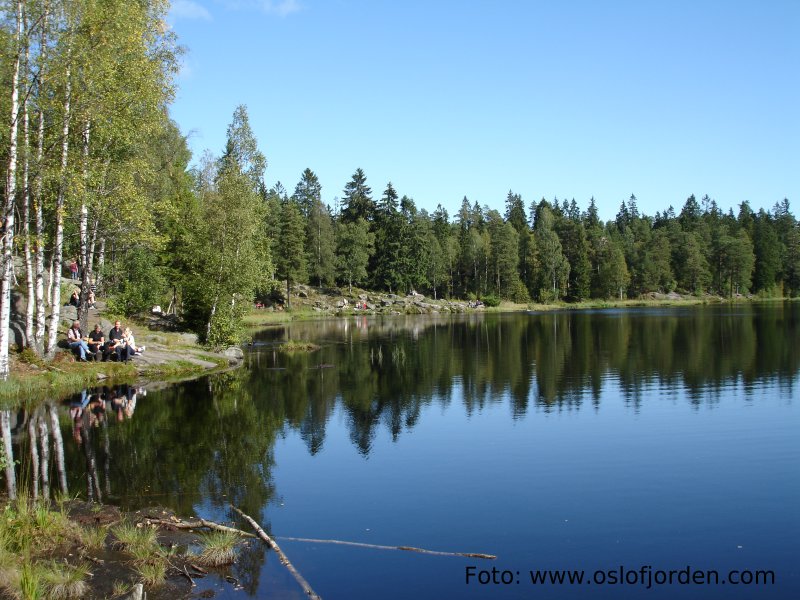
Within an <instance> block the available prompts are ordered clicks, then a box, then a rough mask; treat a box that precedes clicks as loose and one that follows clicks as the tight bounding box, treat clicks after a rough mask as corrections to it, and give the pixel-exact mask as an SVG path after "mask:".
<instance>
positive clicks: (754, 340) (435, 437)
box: [64, 303, 800, 600]
mask: <svg viewBox="0 0 800 600" xmlns="http://www.w3.org/2000/svg"><path fill="white" fill-rule="evenodd" d="M799 317H800V305H798V304H797V303H794V304H770V305H764V306H758V305H756V306H753V305H742V306H738V305H737V306H733V307H730V306H723V307H711V308H691V309H655V310H649V309H642V310H627V311H591V312H589V311H587V312H584V313H580V312H578V313H555V314H531V315H528V314H513V315H487V316H484V317H475V316H471V317H462V318H455V317H454V318H449V317H438V318H428V317H413V318H409V317H398V318H395V319H384V320H372V319H367V318H359V319H350V320H340V321H324V322H309V323H299V324H292V325H291V326H288V327H286V328H278V329H272V330H268V331H265V332H262V333H260V334H258V335H256V338H255V339H256V344H255V345H254V346H252V347H251V348H250V349H249V354H248V359H247V365H246V367H245V368H244V369H241V370H239V371H237V372H234V373H229V374H225V375H222V376H217V377H212V378H207V379H203V380H199V381H195V382H190V383H186V384H182V385H178V386H172V387H168V388H165V389H163V390H155V391H149V393H148V394H147V395H146V396H142V395H141V394H139V395H138V397H137V402H136V406H135V412H134V413H133V414H132V415H131V416H127V415H126V414H124V413H123V414H122V415H121V416H119V412H118V411H117V412H114V411H111V410H109V411H107V417H110V418H108V419H107V420H106V422H105V423H101V424H100V425H98V426H95V427H94V429H93V435H94V440H93V444H94V447H95V448H96V452H97V464H98V468H99V470H100V471H101V473H100V477H101V480H102V478H103V477H105V478H106V479H107V481H108V483H109V488H108V490H107V491H108V494H107V496H108V497H107V500H110V501H112V502H117V503H119V504H121V505H123V506H126V507H129V508H139V507H142V506H146V505H150V504H163V505H167V506H171V507H174V508H177V509H178V510H179V511H180V512H182V513H183V514H190V513H192V512H195V513H197V514H199V515H201V516H204V517H207V518H211V519H218V520H226V519H231V518H232V516H231V513H230V511H229V509H228V505H227V503H228V502H229V501H230V502H233V503H234V504H236V505H237V506H241V507H242V509H243V510H245V512H248V513H249V514H251V515H253V516H254V517H255V518H257V519H258V520H260V521H261V522H262V523H263V524H264V525H265V527H266V528H267V529H268V530H269V531H271V533H272V534H273V535H274V536H278V538H279V539H278V541H279V543H281V545H282V547H283V549H284V551H285V552H286V554H287V555H288V556H289V557H290V559H291V560H292V562H293V563H294V564H295V566H296V567H297V568H298V570H299V571H300V572H301V573H302V574H303V575H304V577H305V578H306V579H307V580H308V581H309V583H310V584H311V585H312V587H313V588H314V589H315V590H316V591H317V592H318V593H319V594H320V595H321V596H322V597H323V598H325V599H328V600H330V599H334V598H341V599H348V598H383V599H389V598H398V599H400V598H418V599H424V598H431V599H433V598H437V599H438V598H590V599H595V598H634V597H636V598H638V597H642V598H654V599H656V598H658V599H661V598H677V597H680V598H798V597H800V566H798V560H797V559H798V556H800V477H799V474H800V411H799V410H798V406H797V404H798V403H797V400H798V397H799V396H798V389H800V388H798V385H799V384H800V380H799V377H800V376H799V375H798V373H799V372H800V344H799V342H800V338H799V337H798V318H799ZM283 339H295V340H310V341H314V342H316V343H317V344H319V345H321V349H320V350H319V351H318V352H314V353H310V354H306V353H302V354H294V355H286V354H283V353H280V352H277V351H276V350H275V348H274V345H273V344H274V342H276V341H280V340H283ZM64 423H65V430H64V438H65V440H69V439H70V431H69V427H70V426H71V425H68V421H67V419H66V417H65V418H64ZM104 436H108V437H107V439H106V438H104ZM67 445H68V448H67V454H68V464H69V470H70V482H71V487H72V489H73V490H76V491H78V490H81V489H82V488H85V487H86V475H85V473H86V470H85V469H86V459H85V455H84V454H83V452H82V451H81V449H80V448H79V447H78V446H77V444H74V443H73V444H72V445H70V444H69V443H68V444H67ZM104 465H105V466H104ZM103 481H105V480H103ZM102 487H103V485H102V484H101V488H102ZM281 536H293V537H306V538H323V539H338V540H348V541H354V542H365V543H370V544H378V545H390V546H397V545H407V546H415V547H421V548H427V549H431V550H440V551H451V552H468V553H486V554H494V555H497V560H494V561H487V560H480V559H475V558H464V557H443V556H431V555H424V554H417V553H412V552H405V551H396V550H377V549H366V548H357V547H348V546H341V545H329V544H322V543H306V542H296V541H288V540H281V539H280V537H281ZM470 567H474V569H470ZM492 568H495V569H496V570H497V571H496V572H495V573H494V575H493V574H492V573H491V572H489V571H490V570H491V569H492ZM620 568H621V569H622V576H623V577H625V576H626V575H627V576H628V577H631V575H628V574H627V572H628V571H636V572H637V580H639V581H640V580H641V578H642V577H644V579H645V581H644V583H638V582H637V583H632V584H625V585H621V584H613V585H609V584H603V583H602V581H603V580H605V581H608V580H609V579H612V578H613V577H617V576H618V574H619V573H620ZM648 568H649V569H648ZM236 569H237V570H238V574H239V577H240V579H242V581H243V582H244V583H245V588H246V590H245V591H239V592H230V593H229V595H228V596H225V595H224V594H222V595H220V596H218V597H231V598H233V597H236V598H240V597H243V596H245V595H248V594H249V595H250V596H252V597H258V598H273V597H274V598H285V597H288V598H291V597H297V598H300V597H302V592H300V591H299V588H298V587H297V586H296V584H295V583H294V581H293V580H292V579H291V578H290V577H289V576H288V575H286V573H285V572H284V569H283V568H282V567H281V565H280V564H279V563H278V562H277V560H276V558H275V556H274V555H273V554H271V553H265V552H264V550H263V548H262V547H261V546H259V545H252V546H251V547H248V549H246V550H245V551H244V552H243V555H242V560H241V561H240V563H239V565H238V566H237V567H236ZM546 569H554V570H579V571H580V570H582V571H584V578H585V580H591V583H583V584H573V585H569V584H566V583H565V584H563V585H557V584H547V585H535V584H533V583H532V582H531V574H530V571H531V570H546ZM481 571H486V572H484V573H481ZM503 571H506V572H507V573H506V574H505V578H506V581H509V580H510V583H507V584H504V583H486V584H481V583H479V580H481V579H483V580H484V581H486V580H491V579H494V580H496V581H498V582H499V581H500V580H501V579H502V577H503V575H502V572H503ZM596 571H602V573H596ZM610 571H613V574H611V573H609V572H610ZM656 571H663V572H665V573H667V574H668V572H669V571H675V573H674V574H673V578H674V581H676V583H674V584H673V585H653V587H652V588H650V589H647V588H646V586H647V577H648V573H652V574H653V575H652V576H653V577H656V578H658V575H657V574H656ZM707 571H715V572H716V573H717V575H716V578H717V579H716V580H715V579H714V574H713V573H706V572H707ZM730 571H740V572H742V573H741V574H738V575H737V574H734V578H736V576H738V577H740V578H743V579H744V580H747V579H748V577H749V576H752V577H754V578H755V577H756V576H757V575H756V572H757V571H765V572H767V573H760V574H759V575H758V577H763V578H765V579H766V580H767V583H766V584H763V585H756V584H755V583H753V584H751V585H734V582H733V581H730V580H729V579H730V577H729V572H730ZM697 572H702V573H700V575H698V574H697ZM468 573H472V574H473V576H471V577H469V579H468V577H467V574H468ZM667 574H665V575H664V576H665V577H666V576H668V575H667ZM701 576H702V578H703V580H704V581H705V580H707V579H709V578H710V579H711V583H710V584H707V583H700V582H699V581H698V579H697V578H698V577H701ZM686 577H689V578H690V579H691V578H693V579H694V581H695V583H692V584H689V585H681V584H679V583H677V581H678V580H679V579H680V580H685V578H686ZM723 580H724V581H725V582H724V583H723ZM773 581H774V583H773Z"/></svg>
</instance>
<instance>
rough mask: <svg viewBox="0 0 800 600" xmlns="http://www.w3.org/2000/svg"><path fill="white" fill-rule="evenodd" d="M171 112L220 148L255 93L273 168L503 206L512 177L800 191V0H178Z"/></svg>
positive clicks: (680, 199)
mask: <svg viewBox="0 0 800 600" xmlns="http://www.w3.org/2000/svg"><path fill="white" fill-rule="evenodd" d="M169 21H170V24H171V26H172V27H173V28H174V30H175V32H176V33H177V34H178V37H179V41H180V43H181V44H182V45H184V46H185V47H186V49H187V53H186V54H185V56H184V58H183V68H182V71H181V74H180V75H179V77H178V79H177V84H178V87H179V89H178V92H177V98H176V100H175V102H174V104H173V106H172V109H171V114H172V117H173V118H174V119H175V120H176V121H177V123H178V124H179V126H180V127H181V130H182V131H183V132H184V133H185V134H188V135H189V144H190V147H191V149H192V150H193V152H194V155H195V158H198V157H199V156H200V155H201V154H202V152H203V151H204V150H205V149H209V150H211V151H212V152H213V153H214V154H216V155H219V154H220V153H221V152H222V149H223V148H224V144H225V136H226V129H227V126H228V124H229V123H230V121H231V116H232V114H233V111H234V108H235V107H236V106H237V105H238V104H245V105H246V106H247V108H248V113H249V115H250V122H251V125H252V128H253V130H254V132H255V135H256V137H257V139H258V142H259V146H260V148H261V150H262V151H263V152H264V154H265V155H266V157H267V161H268V167H267V171H266V174H265V179H266V182H267V185H268V186H272V185H273V184H274V183H275V182H276V181H280V182H281V183H283V185H284V187H285V188H286V189H287V191H288V192H289V193H290V194H291V193H292V192H293V191H294V187H295V185H296V184H297V182H298V181H299V179H300V175H301V173H302V171H303V170H304V169H305V168H306V167H308V168H311V169H312V170H313V171H314V172H315V173H316V174H317V175H318V176H319V179H320V182H321V184H322V186H323V201H325V202H327V203H329V204H331V205H333V201H334V197H336V196H339V197H341V196H342V189H343V188H344V186H345V184H346V183H347V182H348V181H349V180H350V178H351V176H352V174H353V173H354V171H355V170H356V168H358V167H361V168H362V169H364V172H365V173H366V176H367V183H368V184H369V185H370V186H371V187H372V190H373V196H374V197H375V198H376V199H377V198H378V197H379V196H380V195H381V194H382V192H383V190H384V188H385V187H386V184H387V182H389V181H391V182H392V184H393V185H394V187H395V189H396V190H397V191H398V193H399V194H400V195H404V194H405V195H408V196H409V197H411V198H413V199H414V200H415V201H416V203H417V206H418V207H419V208H426V209H428V210H429V211H432V210H433V209H435V208H436V205H437V204H439V203H441V204H442V205H443V206H444V207H445V208H446V209H447V210H448V212H449V213H450V215H451V217H452V216H453V215H454V214H455V212H456V211H457V209H458V207H459V206H460V204H461V199H462V198H463V197H464V196H467V197H468V198H469V200H470V202H474V201H476V200H477V201H478V202H479V203H480V204H482V205H483V204H487V205H489V207H490V208H496V209H498V210H500V211H501V212H504V202H505V198H506V195H507V193H508V191H509V190H513V191H514V192H515V193H520V194H522V197H523V200H524V201H525V204H526V207H527V206H528V205H529V204H530V202H531V201H534V200H535V201H538V200H539V199H541V198H542V197H546V198H547V199H548V200H552V199H553V197H558V198H559V200H561V199H563V198H567V199H572V198H575V200H576V201H577V202H578V204H579V206H580V207H581V209H582V210H585V208H586V206H587V205H588V202H589V198H590V197H592V196H594V197H595V199H596V201H597V203H598V207H599V209H600V216H601V218H604V219H610V218H613V217H614V215H615V214H616V212H617V210H618V209H619V206H620V203H621V202H622V201H623V200H625V199H627V198H628V197H629V196H630V195H631V194H635V195H636V197H637V200H638V205H639V209H640V210H641V211H642V212H645V213H647V214H650V215H653V214H654V213H655V212H656V211H658V210H663V209H665V208H667V207H668V206H669V205H673V206H674V207H675V209H676V211H679V210H680V208H681V207H682V206H683V203H684V202H685V201H686V198H687V197H688V196H689V195H690V194H695V195H696V196H697V198H698V200H699V199H700V198H701V197H702V196H703V195H704V194H708V195H709V196H710V197H711V198H713V199H715V200H716V201H717V203H718V204H719V205H720V207H722V208H723V209H724V210H727V209H728V208H731V207H733V208H734V212H737V210H738V208H737V207H738V205H739V203H741V202H742V201H743V200H748V201H750V203H751V205H752V206H753V208H756V209H757V208H759V207H764V208H766V209H769V208H771V207H772V206H773V205H774V204H775V203H776V202H778V201H780V200H782V199H783V198H789V200H790V202H792V209H793V212H794V213H795V214H798V204H797V203H798V202H800V1H798V0H786V1H779V0H767V1H752V2H742V1H736V0H728V1H719V2H717V1H702V0H694V1H680V0H679V1H674V0H671V1H666V0H661V1H657V0H654V1H647V2H642V1H613V0H609V1H607V2H596V1H564V2H552V1H550V2H535V1H524V0H518V1H511V0H507V1H504V0H495V1H484V0H460V1H455V0H452V1H450V0H448V1H445V0H439V1H437V0H428V1H417V0H398V1H392V0H271V1H270V0H173V7H172V10H171V12H170V16H169Z"/></svg>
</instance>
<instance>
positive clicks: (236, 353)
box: [222, 346, 244, 364]
mask: <svg viewBox="0 0 800 600" xmlns="http://www.w3.org/2000/svg"><path fill="white" fill-rule="evenodd" d="M222 354H223V355H225V356H227V357H228V360H229V361H230V362H231V363H232V364H235V363H238V362H240V361H242V360H244V351H243V350H242V349H241V348H240V347H239V346H228V347H227V348H225V350H223V351H222Z"/></svg>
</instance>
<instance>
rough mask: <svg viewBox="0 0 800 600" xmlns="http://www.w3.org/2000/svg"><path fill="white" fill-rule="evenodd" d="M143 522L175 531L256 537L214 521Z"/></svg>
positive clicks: (148, 520) (164, 520)
mask: <svg viewBox="0 0 800 600" xmlns="http://www.w3.org/2000/svg"><path fill="white" fill-rule="evenodd" d="M144 522H145V523H147V524H148V525H151V524H152V525H161V526H163V527H174V528H175V529H202V528H204V527H205V528H206V529H216V530H217V531H224V532H226V533H235V534H236V535H240V536H242V537H249V538H254V537H258V536H255V535H253V534H252V533H248V532H247V531H242V530H241V529H236V528H235V527H228V526H227V525H220V524H219V523H215V522H214V521H208V520H206V519H194V520H191V521H170V520H168V519H153V518H150V517H148V518H146V519H144Z"/></svg>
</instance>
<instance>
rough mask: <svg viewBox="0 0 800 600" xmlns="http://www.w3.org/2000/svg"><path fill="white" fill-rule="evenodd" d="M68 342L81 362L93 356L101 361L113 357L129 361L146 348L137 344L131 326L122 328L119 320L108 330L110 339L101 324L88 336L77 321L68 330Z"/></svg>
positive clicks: (121, 360)
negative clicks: (104, 333)
mask: <svg viewBox="0 0 800 600" xmlns="http://www.w3.org/2000/svg"><path fill="white" fill-rule="evenodd" d="M67 343H68V344H69V347H70V349H71V350H72V351H73V352H75V353H76V354H77V355H78V360H80V361H81V362H87V361H88V360H89V359H91V358H93V359H94V360H96V361H100V360H108V359H109V358H113V357H116V359H117V360H118V361H120V362H128V361H129V360H130V359H131V358H133V357H134V356H136V355H137V354H141V353H142V352H144V350H145V347H144V346H137V345H136V339H135V338H134V337H133V332H132V331H131V330H130V328H129V327H126V328H125V329H122V324H121V323H120V322H119V321H115V322H114V327H112V328H111V330H110V331H109V332H108V339H106V337H105V336H104V335H103V331H102V329H101V328H100V325H99V324H98V325H95V326H94V331H92V332H91V333H89V335H88V336H86V335H84V333H83V331H81V323H80V321H75V322H74V323H73V324H72V327H70V328H69V329H68V330H67Z"/></svg>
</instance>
